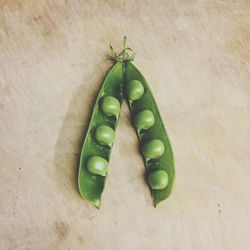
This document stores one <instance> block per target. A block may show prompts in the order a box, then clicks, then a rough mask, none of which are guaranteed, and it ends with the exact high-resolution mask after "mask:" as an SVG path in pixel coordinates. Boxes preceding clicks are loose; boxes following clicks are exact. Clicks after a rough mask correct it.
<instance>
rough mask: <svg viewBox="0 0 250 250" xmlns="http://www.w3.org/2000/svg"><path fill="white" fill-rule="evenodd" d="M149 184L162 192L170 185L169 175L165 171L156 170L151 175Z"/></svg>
mask: <svg viewBox="0 0 250 250" xmlns="http://www.w3.org/2000/svg"><path fill="white" fill-rule="evenodd" d="M148 183H149V185H150V187H151V188H152V189H154V190H157V189H158V190H161V189H164V188H166V187H167V185H168V174H167V172H166V171H164V170H156V171H154V172H152V173H150V174H149V176H148Z"/></svg>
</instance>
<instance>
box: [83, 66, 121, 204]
mask: <svg viewBox="0 0 250 250" xmlns="http://www.w3.org/2000/svg"><path fill="white" fill-rule="evenodd" d="M123 80H124V64H123V63H122V62H117V63H116V64H115V65H114V66H113V68H112V69H111V70H110V71H109V73H108V74H107V76H106V78H105V80H104V83H103V85H102V87H101V89H100V91H99V94H98V96H97V99H96V103H95V105H94V108H93V112H92V117H91V120H90V123H89V127H88V130H87V133H86V135H85V139H84V143H83V146H82V151H81V157H80V164H79V173H78V188H79V192H80V194H81V196H82V197H83V198H84V199H86V200H87V201H89V202H90V203H92V204H93V205H94V206H95V207H97V208H99V207H100V204H101V196H102V192H103V189H104V185H105V180H106V176H107V172H108V162H109V158H110V154H111V149H112V145H113V141H114V133H115V129H116V126H117V123H118V118H119V114H120V108H121V104H122V100H123V91H122V88H123Z"/></svg>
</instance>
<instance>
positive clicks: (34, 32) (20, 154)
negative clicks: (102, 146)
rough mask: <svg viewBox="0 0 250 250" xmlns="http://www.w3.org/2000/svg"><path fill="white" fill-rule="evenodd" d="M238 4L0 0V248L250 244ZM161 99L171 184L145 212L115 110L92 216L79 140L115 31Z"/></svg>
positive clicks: (139, 179)
mask: <svg viewBox="0 0 250 250" xmlns="http://www.w3.org/2000/svg"><path fill="white" fill-rule="evenodd" d="M249 13H250V3H249V1H247V0H245V1H244V0H237V1H236V0H232V1H226V0H220V1H219V0H218V1H209V0H203V1H195V0H170V1H164V0H157V1H142V0H138V1H132V0H129V1H115V0H109V1H100V0H94V1H76V0H72V1H69V0H65V1H61V0H50V1H46V0H42V1H35V0H23V1H20V0H1V1H0V70H1V72H0V117H1V122H0V162H1V165H0V175H1V181H0V223H1V228H0V249H32V250H33V249H38V250H39V249H84V250H90V249H91V250H92V249H95V250H98V249H102V250H106V249H107V250H112V249H114V250H118V249H119V250H127V249H130V250H147V249H148V250H151V249H159V250H166V249H178V250H179V249H185V250H189V249H190V250H191V249H192V250H193V249H197V250H200V249H209V250H210V249H225V250H230V249H232V250H235V249H241V250H248V249H249V248H250V241H249V234H250V231H249V228H250V212H249V211H250V200H249V192H250V178H249V177H250V168H249V162H250V84H249V79H250V43H249V40H250V15H249ZM124 35H127V36H128V38H129V45H130V46H131V47H132V48H133V49H134V50H135V51H136V60H135V64H136V66H137V67H138V68H139V69H140V71H141V72H142V73H143V74H144V75H145V78H146V79H147V81H148V83H149V84H150V86H151V88H152V91H153V93H154V95H155V98H156V100H157V101H158V105H159V109H160V111H161V113H162V117H163V119H164V121H165V125H166V128H167V130H168V134H169V136H170V139H171V141H172V144H173V149H174V152H175V158H176V172H177V176H176V184H175V187H174V191H173V193H172V195H171V197H170V198H169V199H168V200H167V201H165V202H164V203H162V204H161V205H159V207H158V208H157V209H155V208H154V207H153V204H152V200H151V197H150V193H149V190H148V188H147V186H146V184H145V182H144V180H143V175H144V166H143V162H142V158H141V156H140V155H139V154H138V143H137V138H136V135H135V132H134V129H133V128H132V127H131V124H130V115H129V111H128V108H127V106H126V104H125V103H124V105H123V107H122V115H121V120H120V122H119V125H118V129H117V133H116V139H115V144H114V148H113V152H112V157H111V164H110V174H109V177H108V181H107V186H106V189H105V192H104V195H103V202H102V208H101V210H96V209H95V208H94V207H92V206H91V205H89V204H88V203H87V202H85V201H83V200H82V199H81V197H80V196H79V194H78V190H77V185H76V174H77V170H78V159H79V152H80V146H81V143H82V140H83V135H84V131H85V130H86V128H87V125H88V119H89V116H90V112H91V107H92V105H93V103H94V100H95V96H96V94H97V92H98V88H99V87H100V86H101V83H102V80H103V78H104V76H105V74H106V73H107V71H108V69H109V68H110V67H111V65H112V63H111V62H110V61H109V60H108V56H107V52H108V45H109V43H112V44H113V46H114V47H115V48H120V46H121V44H122V39H123V36H124Z"/></svg>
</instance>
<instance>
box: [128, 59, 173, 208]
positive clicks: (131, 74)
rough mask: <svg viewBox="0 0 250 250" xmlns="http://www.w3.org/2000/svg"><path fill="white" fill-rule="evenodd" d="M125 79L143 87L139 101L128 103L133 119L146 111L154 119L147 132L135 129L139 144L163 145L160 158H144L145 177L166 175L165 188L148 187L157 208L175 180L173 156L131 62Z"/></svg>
mask: <svg viewBox="0 0 250 250" xmlns="http://www.w3.org/2000/svg"><path fill="white" fill-rule="evenodd" d="M125 78H126V79H125V82H126V84H127V83H129V82H131V81H132V80H138V81H140V82H141V84H142V85H143V87H144V94H143V96H142V97H141V98H140V99H138V100H136V101H133V102H131V101H129V102H128V104H129V108H130V110H131V113H132V116H133V117H135V115H136V114H137V113H138V112H140V111H141V110H145V109H146V110H151V111H152V113H153V114H154V118H155V123H154V126H152V127H151V128H149V129H147V130H141V129H139V128H136V132H137V135H138V138H139V141H140V144H141V145H144V144H145V143H147V142H148V141H150V140H154V139H160V140H161V141H162V143H163V144H164V153H163V155H162V156H161V157H160V158H157V159H150V160H149V159H148V158H147V157H144V163H145V167H146V176H147V177H148V176H149V174H150V173H151V172H153V171H157V170H164V171H165V172H166V173H167V175H168V185H167V186H166V187H165V188H163V189H152V187H151V186H150V190H151V193H152V196H153V200H154V205H155V206H157V204H159V203H160V202H161V201H163V200H165V199H166V198H167V197H168V196H169V195H170V193H171V191H172V187H173V184H174V179H175V168H174V155H173V151H172V147H171V144H170V141H169V138H168V135H167V132H166V129H165V127H164V124H163V121H162V118H161V115H160V112H159V110H158V107H157V104H156V102H155V99H154V97H153V95H152V93H151V90H150V88H149V86H148V84H147V82H146V80H145V79H144V77H143V75H142V74H141V73H140V72H139V70H138V69H137V68H136V67H135V66H134V65H133V64H132V63H131V62H126V63H125Z"/></svg>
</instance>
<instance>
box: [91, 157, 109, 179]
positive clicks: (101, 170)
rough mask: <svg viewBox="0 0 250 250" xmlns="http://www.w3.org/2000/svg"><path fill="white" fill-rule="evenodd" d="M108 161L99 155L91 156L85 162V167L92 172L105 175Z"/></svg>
mask: <svg viewBox="0 0 250 250" xmlns="http://www.w3.org/2000/svg"><path fill="white" fill-rule="evenodd" d="M108 164H109V163H108V162H107V160H105V159H104V158H102V157H100V156H92V157H90V158H89V160H88V163H87V169H88V171H89V172H90V173H92V174H97V175H101V176H106V174H107V171H108Z"/></svg>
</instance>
